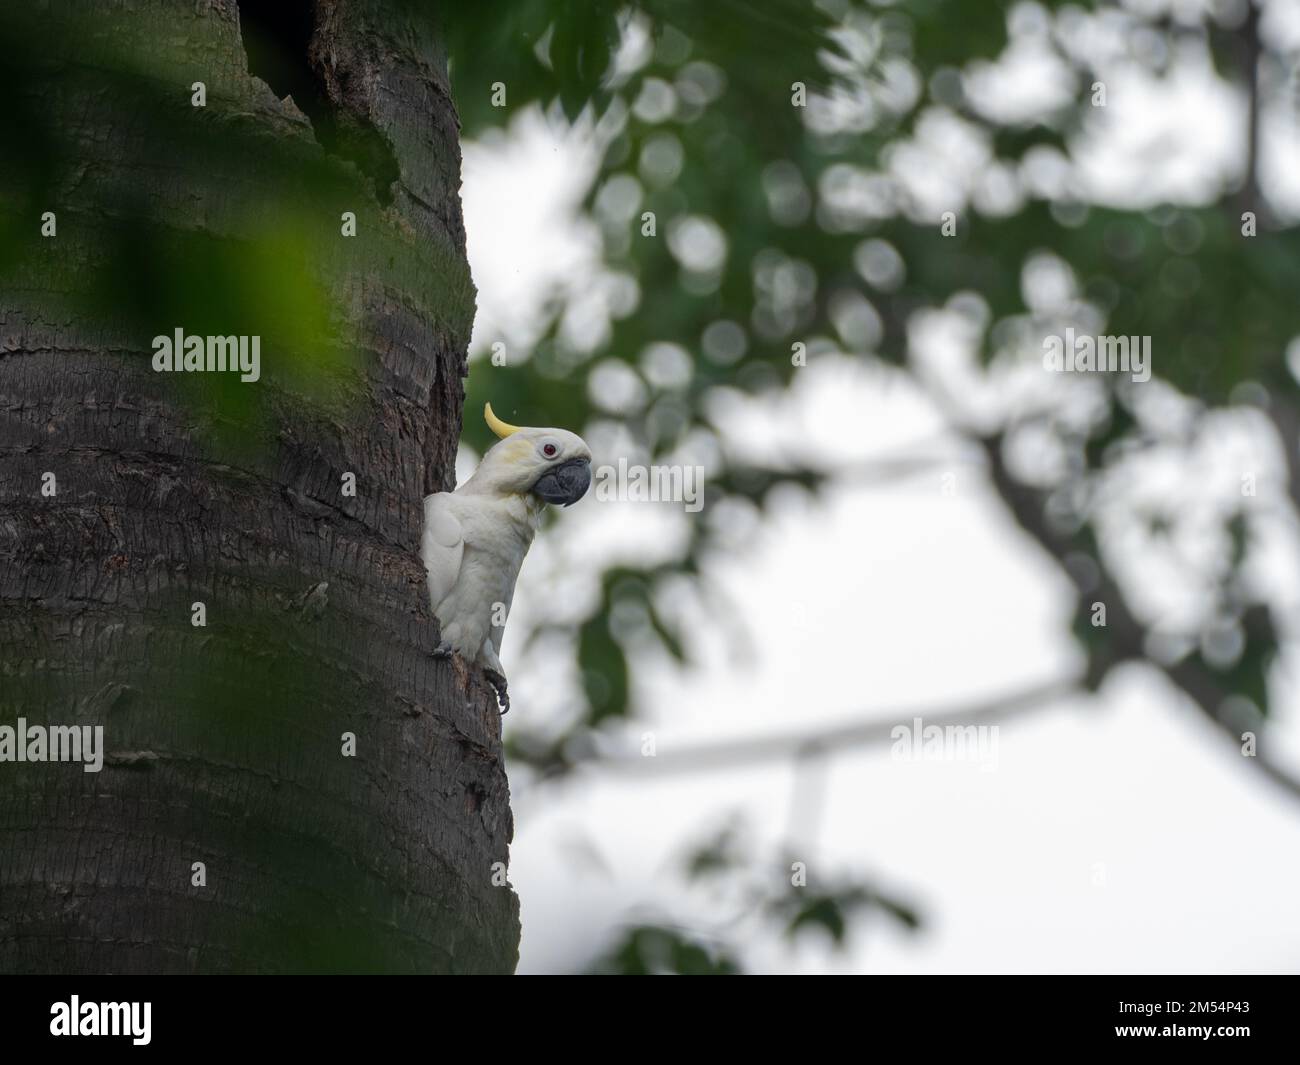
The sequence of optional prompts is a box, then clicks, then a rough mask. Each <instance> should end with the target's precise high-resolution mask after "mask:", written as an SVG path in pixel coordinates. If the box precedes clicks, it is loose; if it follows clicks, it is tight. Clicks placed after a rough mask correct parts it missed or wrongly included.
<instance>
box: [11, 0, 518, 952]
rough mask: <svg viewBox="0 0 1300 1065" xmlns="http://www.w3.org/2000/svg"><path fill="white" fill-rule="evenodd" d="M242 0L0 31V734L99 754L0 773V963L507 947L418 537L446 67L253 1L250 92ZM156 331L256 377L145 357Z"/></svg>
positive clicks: (460, 321) (434, 327)
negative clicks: (0, 55) (68, 729)
mask: <svg viewBox="0 0 1300 1065" xmlns="http://www.w3.org/2000/svg"><path fill="white" fill-rule="evenodd" d="M6 6H10V5H6ZM12 6H13V7H18V8H23V9H26V8H28V7H29V5H12ZM240 6H241V5H240V4H239V3H237V2H236V0H75V2H74V0H64V2H60V0H51V3H49V4H48V5H35V4H33V5H30V7H31V8H33V9H36V8H39V9H40V13H39V15H29V14H28V13H26V12H25V11H24V12H19V13H16V14H13V13H11V14H7V15H3V16H0V31H3V35H4V36H3V39H0V48H3V52H4V55H5V60H4V64H5V65H7V66H9V70H8V72H7V73H5V74H3V75H0V95H2V96H3V98H4V101H5V102H4V108H5V116H6V117H4V118H0V134H3V143H2V144H0V156H3V161H0V211H2V212H3V213H2V215H0V725H11V726H12V725H15V724H16V721H17V719H18V718H19V717H23V718H25V719H26V721H27V722H28V723H29V725H31V724H63V725H74V724H76V725H103V726H104V730H105V748H106V750H107V752H108V755H107V760H106V764H105V765H104V768H103V770H102V771H101V772H99V773H87V772H83V770H82V767H81V766H79V765H75V764H32V763H23V764H18V763H14V762H0V971H3V972H37V971H62V972H140V971H145V972H158V971H164V972H190V971H259V972H283V971H359V970H361V971H386V972H392V971H440V972H484V971H487V972H502V971H506V972H508V971H511V970H512V969H513V967H514V964H515V960H516V957H517V945H518V937H519V920H518V902H517V899H516V898H515V896H514V893H513V891H512V890H511V888H510V887H509V886H508V885H504V884H503V871H504V863H505V862H506V861H507V858H508V855H507V846H508V843H509V840H510V837H511V833H512V821H511V815H510V809H509V802H508V799H509V796H508V789H507V784H506V777H505V772H504V767H503V760H502V749H501V743H500V726H499V720H498V717H497V713H496V708H495V703H494V701H493V699H492V696H491V693H490V692H489V691H488V689H487V688H486V687H485V686H483V685H482V684H481V683H479V682H478V681H477V680H473V679H471V680H470V681H469V682H468V683H469V684H470V687H469V688H465V687H462V686H460V684H459V683H458V681H457V678H456V676H455V675H454V673H453V671H452V669H451V668H450V667H449V666H448V665H447V664H445V663H443V662H440V661H438V660H435V659H434V658H432V657H431V656H430V652H431V651H432V650H433V649H434V648H435V647H436V645H437V632H436V622H435V621H434V620H433V619H432V617H431V615H430V613H429V609H428V605H427V602H426V593H425V586H424V579H423V569H422V567H421V563H420V560H419V557H418V543H419V528H420V521H421V505H420V503H421V497H422V496H423V495H424V494H425V492H427V491H433V490H438V489H444V488H448V487H450V486H451V485H452V484H453V481H454V468H453V467H454V458H455V450H456V442H457V439H458V437H459V432H460V408H461V403H462V400H463V386H462V382H461V378H462V376H463V374H464V373H465V368H466V367H465V348H466V344H467V341H468V335H469V328H470V324H471V321H472V316H473V287H472V284H471V282H470V279H469V270H468V265H467V263H466V260H465V240H464V231H463V226H462V222H461V214H460V203H459V181H460V155H459V145H458V134H459V128H458V123H457V120H456V116H455V112H454V109H453V106H452V102H451V99H450V96H449V91H448V84H447V79H446V62H445V57H444V56H443V55H442V54H441V49H440V47H439V44H438V40H437V34H436V29H435V27H434V26H432V25H431V24H430V23H429V19H428V16H427V15H426V14H425V13H424V12H425V10H426V8H427V6H428V5H424V4H408V3H404V2H402V0H315V2H314V3H312V2H311V0H304V2H301V3H298V2H292V0H284V2H283V3H282V4H281V5H279V6H281V7H282V9H283V10H284V11H285V12H287V13H288V16H287V18H286V19H282V20H280V21H279V22H277V21H276V20H275V19H274V18H272V19H271V24H270V25H269V28H268V30H267V32H268V34H269V37H270V39H271V41H272V43H274V44H278V46H279V48H280V50H281V55H280V58H281V60H282V62H280V63H279V66H278V67H277V66H274V65H272V66H270V67H267V69H266V70H265V72H264V73H265V75H266V78H267V79H269V81H270V82H271V83H272V84H268V81H267V80H263V79H262V78H261V77H258V76H256V69H255V73H253V74H250V72H249V56H250V54H251V55H253V57H254V62H253V66H254V68H257V67H258V63H259V60H258V59H257V55H258V53H257V51H256V48H255V47H254V46H253V42H252V38H251V37H249V38H248V39H247V40H246V39H245V36H246V33H247V31H249V29H250V25H249V23H250V20H251V19H252V18H253V17H254V16H256V15H258V14H259V12H258V11H255V10H253V5H251V4H244V5H243V6H244V8H245V10H244V16H245V18H244V25H243V26H242V27H241V21H240V15H241V12H240ZM259 6H261V5H259ZM261 14H262V15H263V16H264V17H265V11H264V10H263V11H262V12H261ZM295 19H297V20H298V21H297V22H295V21H294V20H295ZM263 43H265V41H263ZM11 60H12V63H11ZM260 61H261V62H265V60H264V59H263V60H260ZM6 79H7V80H6ZM277 81H278V82H279V84H274V83H276V82H277ZM197 82H203V83H204V93H205V94H206V99H205V100H204V101H202V102H201V103H200V102H199V100H198V97H197V96H196V88H195V83H197ZM273 90H274V91H273ZM288 92H292V93H294V94H295V95H294V96H293V98H292V99H290V98H288V97H287V96H286V93H288ZM281 97H285V98H283V99H282V98H281ZM348 211H350V212H353V213H354V214H355V216H356V230H357V235H356V236H355V237H351V236H345V235H343V229H344V226H343V223H342V222H341V219H343V217H344V212H348ZM44 212H52V214H53V218H54V225H55V227H56V231H55V232H54V234H53V235H49V234H47V235H42V225H43V214H44ZM313 293H316V294H319V295H321V296H322V299H321V300H320V303H319V306H316V305H314V304H312V302H311V296H312V294H313ZM313 316H314V317H313ZM318 319H319V321H318ZM304 322H314V323H316V324H309V325H304V324H303V323H304ZM176 328H183V329H186V331H187V332H189V333H191V334H205V333H206V334H212V333H218V334H223V335H260V336H261V363H262V373H261V378H260V380H258V381H257V382H249V383H242V382H239V381H237V380H232V379H231V378H230V377H229V375H222V374H220V373H219V372H218V373H187V374H174V373H173V374H167V373H159V372H155V370H154V369H153V367H152V365H151V356H152V351H153V349H152V348H151V342H152V338H153V337H154V336H155V335H170V334H171V333H172V331H173V330H174V329H176ZM48 473H52V474H54V478H53V484H54V486H55V491H54V494H53V495H50V494H48V493H45V492H43V486H44V485H46V484H48V483H50V481H49V479H48V478H46V477H45V475H46V474H48ZM349 474H351V475H354V477H355V494H354V495H352V494H348V491H347V485H348V481H349V478H348V475H349ZM195 603H202V604H203V605H204V610H205V611H206V618H205V619H203V620H205V621H206V624H205V625H196V624H194V622H195V620H196V612H195V609H194V604H195ZM345 733H352V734H354V735H355V752H356V753H355V757H348V756H347V755H346V754H345V753H344V748H345V742H346V741H345V739H344V734H345ZM195 863H203V867H204V872H205V877H206V883H205V884H204V883H198V882H197V881H200V880H201V879H203V878H201V877H199V876H198V874H197V873H196V871H195V870H196V867H195Z"/></svg>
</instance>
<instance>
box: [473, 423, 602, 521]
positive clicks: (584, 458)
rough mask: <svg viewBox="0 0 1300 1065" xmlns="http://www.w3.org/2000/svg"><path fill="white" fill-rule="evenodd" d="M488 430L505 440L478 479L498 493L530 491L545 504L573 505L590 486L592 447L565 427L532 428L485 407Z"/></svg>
mask: <svg viewBox="0 0 1300 1065" xmlns="http://www.w3.org/2000/svg"><path fill="white" fill-rule="evenodd" d="M483 416H484V417H485V418H486V419H487V423H488V428H490V429H491V430H492V431H493V432H494V433H496V434H497V436H499V437H500V438H501V442H500V443H498V444H494V445H493V446H492V447H491V448H489V449H488V453H487V454H486V455H484V456H483V461H482V463H480V464H479V468H478V472H477V473H475V475H474V476H475V478H478V477H480V476H481V477H484V478H485V479H486V480H487V482H488V483H490V484H491V486H492V487H493V488H495V489H496V490H497V491H499V492H505V493H513V494H516V495H521V496H522V495H528V494H531V495H533V496H535V497H537V498H538V499H540V500H541V501H542V502H544V503H559V504H561V505H563V506H566V507H567V506H570V505H571V504H573V503H576V502H577V501H578V500H579V499H581V498H582V497H583V496H584V495H586V494H587V489H588V488H589V487H591V448H589V447H587V444H586V441H584V440H583V439H582V437H580V436H578V434H577V433H571V432H569V431H568V430H566V429H533V428H525V427H521V426H518V425H510V424H508V423H506V422H503V421H502V420H501V419H500V418H498V417H497V416H496V415H495V414H493V413H492V404H491V403H489V404H487V406H485V407H484V408H483Z"/></svg>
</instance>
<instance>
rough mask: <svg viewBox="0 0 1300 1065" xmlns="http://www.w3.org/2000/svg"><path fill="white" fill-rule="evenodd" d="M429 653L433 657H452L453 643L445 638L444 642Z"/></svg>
mask: <svg viewBox="0 0 1300 1065" xmlns="http://www.w3.org/2000/svg"><path fill="white" fill-rule="evenodd" d="M429 655H430V657H432V658H450V657H451V656H452V649H451V644H450V643H448V642H447V641H446V640H443V641H442V643H440V644H438V646H437V647H435V648H434V649H433V650H432V651H430V652H429Z"/></svg>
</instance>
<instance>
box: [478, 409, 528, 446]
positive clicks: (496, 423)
mask: <svg viewBox="0 0 1300 1065" xmlns="http://www.w3.org/2000/svg"><path fill="white" fill-rule="evenodd" d="M483 417H484V418H485V419H486V420H487V423H488V428H489V429H491V430H492V431H493V432H494V433H496V434H497V436H499V437H501V439H502V440H504V439H505V438H506V437H507V436H509V435H510V434H511V433H517V432H519V426H517V425H511V424H510V423H509V422H503V421H502V420H501V419H500V418H498V417H497V416H496V415H495V414H493V413H492V404H491V403H487V404H484V406H483Z"/></svg>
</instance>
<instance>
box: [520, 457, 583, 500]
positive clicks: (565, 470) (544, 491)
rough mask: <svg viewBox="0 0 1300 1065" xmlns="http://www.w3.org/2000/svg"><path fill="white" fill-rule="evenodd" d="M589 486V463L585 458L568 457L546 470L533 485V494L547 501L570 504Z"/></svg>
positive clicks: (581, 495)
mask: <svg viewBox="0 0 1300 1065" xmlns="http://www.w3.org/2000/svg"><path fill="white" fill-rule="evenodd" d="M590 487H591V463H590V462H588V461H587V460H586V459H569V461H568V462H562V463H560V464H559V465H558V466H554V467H552V468H551V469H549V470H547V471H546V472H545V473H544V474H542V475H541V476H540V477H539V478H537V483H536V484H535V485H533V495H535V496H539V497H540V498H542V499H544V500H546V502H548V503H560V504H562V505H563V506H566V507H567V506H571V505H572V504H574V503H576V502H577V501H578V500H579V499H581V498H582V497H583V496H585V495H586V494H587V489H588V488H590Z"/></svg>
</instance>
